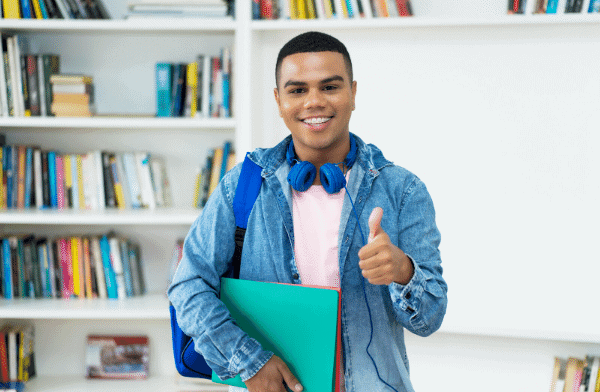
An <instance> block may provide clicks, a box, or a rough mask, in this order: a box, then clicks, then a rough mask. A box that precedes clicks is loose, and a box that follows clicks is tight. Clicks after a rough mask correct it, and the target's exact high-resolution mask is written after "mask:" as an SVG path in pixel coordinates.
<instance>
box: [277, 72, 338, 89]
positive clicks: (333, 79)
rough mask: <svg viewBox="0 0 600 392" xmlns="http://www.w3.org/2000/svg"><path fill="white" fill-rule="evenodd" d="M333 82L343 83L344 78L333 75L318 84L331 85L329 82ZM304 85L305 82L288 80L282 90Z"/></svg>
mask: <svg viewBox="0 0 600 392" xmlns="http://www.w3.org/2000/svg"><path fill="white" fill-rule="evenodd" d="M335 81H339V82H343V81H344V78H343V77H341V76H339V75H335V76H332V77H330V78H326V79H323V80H321V82H320V83H321V84H327V83H331V82H335ZM304 85H306V82H302V81H299V80H288V81H287V82H285V85H284V86H283V88H286V87H288V86H304Z"/></svg>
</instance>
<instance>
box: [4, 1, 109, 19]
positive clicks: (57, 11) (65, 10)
mask: <svg viewBox="0 0 600 392" xmlns="http://www.w3.org/2000/svg"><path fill="white" fill-rule="evenodd" d="M1 4H2V9H1V12H2V17H3V18H6V19H110V15H109V14H108V12H107V10H106V8H105V7H104V4H102V1H101V0H3V1H2V2H1Z"/></svg>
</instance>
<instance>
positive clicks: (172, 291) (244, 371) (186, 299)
mask: <svg viewBox="0 0 600 392" xmlns="http://www.w3.org/2000/svg"><path fill="white" fill-rule="evenodd" d="M234 173H235V178H237V177H238V176H239V170H232V172H230V173H229V175H228V176H226V177H225V178H224V180H223V181H221V182H220V184H219V186H218V187H217V189H216V190H215V191H214V192H213V194H212V195H211V197H210V199H209V201H208V202H207V204H206V206H205V207H204V209H203V210H202V213H201V214H200V216H199V217H198V218H197V219H196V221H195V222H194V223H193V225H192V227H191V229H190V230H189V232H188V234H187V236H186V238H185V242H184V245H183V255H182V258H181V261H180V263H179V266H178V268H177V272H176V273H175V276H174V278H173V282H172V283H171V285H170V287H169V289H168V296H169V300H170V301H171V303H172V304H173V306H174V307H175V311H176V314H177V322H178V323H179V326H180V327H181V329H182V331H183V332H185V333H186V334H187V335H189V336H191V337H192V338H193V340H194V343H195V349H196V351H197V352H199V353H201V354H202V355H203V356H204V358H205V359H206V361H207V363H208V364H209V366H210V367H211V368H212V369H213V370H214V371H215V373H216V374H217V375H218V376H219V377H220V378H221V379H222V380H225V379H228V378H232V377H235V376H236V375H238V374H240V376H241V378H242V381H246V380H247V379H249V378H251V377H252V376H254V375H255V374H256V372H258V370H260V368H262V366H263V365H264V364H265V363H266V362H267V361H268V360H269V358H271V356H272V355H273V354H272V353H271V352H269V351H265V350H263V349H262V347H261V345H260V344H259V343H258V342H257V341H256V340H254V339H252V338H251V337H249V336H248V335H247V334H246V333H244V332H243V331H242V330H241V329H240V328H239V327H238V326H237V325H236V324H235V322H234V320H233V319H232V317H231V315H230V313H229V311H228V310H227V308H226V307H225V305H224V304H223V303H222V302H221V301H220V300H219V292H220V288H221V276H224V275H226V273H227V271H228V269H229V268H230V265H231V258H232V256H233V253H234V249H235V245H234V233H235V219H234V214H233V208H232V200H233V195H234V192H235V184H233V181H231V179H232V174H234Z"/></svg>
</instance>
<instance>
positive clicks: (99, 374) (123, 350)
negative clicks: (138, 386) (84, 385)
mask: <svg viewBox="0 0 600 392" xmlns="http://www.w3.org/2000/svg"><path fill="white" fill-rule="evenodd" d="M149 356H150V350H149V345H148V337H147V336H116V335H90V336H88V338H87V345H86V355H85V363H86V375H87V377H88V378H100V379H145V378H147V377H148V374H149Z"/></svg>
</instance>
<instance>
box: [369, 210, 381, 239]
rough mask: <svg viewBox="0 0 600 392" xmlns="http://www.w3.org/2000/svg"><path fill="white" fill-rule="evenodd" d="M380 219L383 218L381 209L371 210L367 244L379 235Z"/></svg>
mask: <svg viewBox="0 0 600 392" xmlns="http://www.w3.org/2000/svg"><path fill="white" fill-rule="evenodd" d="M381 218H383V209H382V208H381V207H375V208H373V212H371V216H370V217H369V242H371V241H373V239H374V238H375V237H376V236H377V235H378V234H379V233H381V231H382V230H381Z"/></svg>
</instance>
